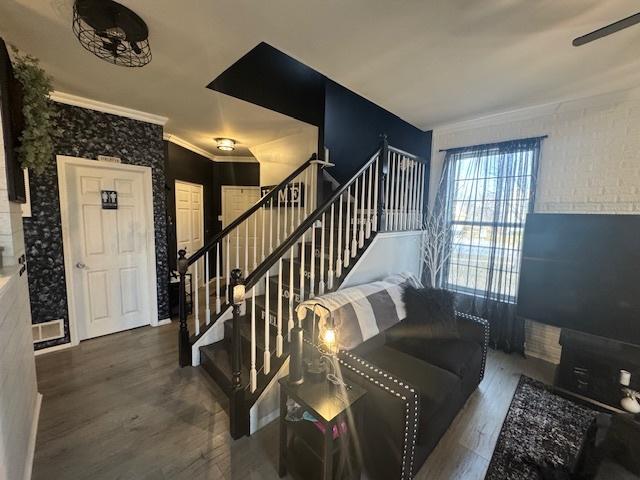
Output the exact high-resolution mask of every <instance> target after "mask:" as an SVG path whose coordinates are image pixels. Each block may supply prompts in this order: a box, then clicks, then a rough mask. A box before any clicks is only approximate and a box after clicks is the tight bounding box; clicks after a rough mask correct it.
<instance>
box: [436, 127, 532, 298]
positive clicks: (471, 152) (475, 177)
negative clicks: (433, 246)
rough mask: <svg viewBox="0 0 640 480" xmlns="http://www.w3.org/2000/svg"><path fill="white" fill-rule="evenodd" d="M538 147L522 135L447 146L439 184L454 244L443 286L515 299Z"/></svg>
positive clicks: (477, 294)
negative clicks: (501, 140)
mask: <svg viewBox="0 0 640 480" xmlns="http://www.w3.org/2000/svg"><path fill="white" fill-rule="evenodd" d="M539 151H540V139H527V140H518V141H513V142H505V143H500V144H492V145H483V146H478V147H469V148H464V149H455V150H449V151H448V152H447V155H446V157H445V171H444V177H443V180H444V184H443V186H444V187H445V192H444V193H445V208H446V215H447V218H448V220H449V222H450V225H451V228H452V231H453V245H452V251H451V256H450V257H449V261H448V265H447V269H446V273H445V286H446V288H448V289H450V290H454V291H457V292H460V293H466V294H470V295H476V296H483V297H486V298H488V299H492V300H497V301H502V302H507V303H515V300H516V295H517V289H518V275H519V273H520V253H521V248H522V236H523V231H524V224H525V220H526V216H527V213H529V212H530V211H532V209H533V200H534V198H533V197H534V192H535V179H536V172H537V165H538V158H539Z"/></svg>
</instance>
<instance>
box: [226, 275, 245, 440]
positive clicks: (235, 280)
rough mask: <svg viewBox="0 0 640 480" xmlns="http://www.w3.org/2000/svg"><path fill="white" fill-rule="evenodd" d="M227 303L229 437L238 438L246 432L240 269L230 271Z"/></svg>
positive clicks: (242, 293) (242, 292) (242, 291)
mask: <svg viewBox="0 0 640 480" xmlns="http://www.w3.org/2000/svg"><path fill="white" fill-rule="evenodd" d="M228 295H229V304H230V305H231V306H232V313H233V318H232V320H231V321H232V322H233V323H232V324H231V375H232V377H231V399H230V402H229V433H230V434H231V438H233V439H234V440H235V439H238V438H240V437H242V436H244V435H246V434H247V433H248V432H247V418H246V412H245V410H246V409H245V401H244V389H243V388H242V381H241V378H240V375H241V372H242V350H241V349H242V342H241V338H240V321H241V319H240V307H241V306H242V302H244V297H245V286H244V278H243V277H242V271H241V270H240V269H239V268H236V269H234V270H232V271H231V282H230V284H229V289H228Z"/></svg>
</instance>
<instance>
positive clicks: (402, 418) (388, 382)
mask: <svg viewBox="0 0 640 480" xmlns="http://www.w3.org/2000/svg"><path fill="white" fill-rule="evenodd" d="M338 361H339V363H340V367H341V370H342V374H343V376H344V378H345V380H346V382H347V383H349V382H351V383H355V384H357V385H359V386H361V387H362V388H364V389H365V390H367V395H366V396H365V397H364V399H363V400H364V402H363V403H364V406H363V407H361V408H365V411H364V418H365V419H366V420H365V421H364V422H363V425H361V430H360V431H359V432H358V437H359V440H360V441H359V446H360V449H361V453H362V456H363V457H364V467H365V468H366V470H367V472H368V475H369V478H374V479H378V478H379V479H396V478H398V479H401V480H405V479H411V478H413V475H414V473H415V472H414V468H415V465H414V458H415V446H416V441H417V436H418V420H419V412H420V405H419V403H420V397H419V395H418V392H417V390H416V389H415V388H414V387H413V386H412V385H409V384H408V383H406V382H405V381H403V380H402V379H399V378H397V377H395V376H394V375H392V374H390V373H389V372H387V371H385V370H382V369H381V368H378V367H377V366H376V365H374V364H372V363H370V362H368V361H366V360H364V359H363V358H361V357H359V356H357V355H355V354H353V353H350V352H346V351H343V352H340V354H339V356H338Z"/></svg>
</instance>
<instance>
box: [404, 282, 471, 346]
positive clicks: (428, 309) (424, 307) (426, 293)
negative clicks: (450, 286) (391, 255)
mask: <svg viewBox="0 0 640 480" xmlns="http://www.w3.org/2000/svg"><path fill="white" fill-rule="evenodd" d="M402 300H403V301H404V305H405V308H406V310H407V319H406V320H405V323H406V324H407V326H409V325H410V326H411V332H412V335H411V336H412V337H414V338H415V337H420V336H425V337H428V338H459V336H460V335H459V333H458V324H457V322H456V312H455V308H454V296H453V293H452V292H450V291H448V290H440V289H437V288H430V287H424V288H415V287H413V286H411V285H406V286H405V288H404V291H403V294H402Z"/></svg>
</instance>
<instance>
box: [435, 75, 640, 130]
mask: <svg viewBox="0 0 640 480" xmlns="http://www.w3.org/2000/svg"><path fill="white" fill-rule="evenodd" d="M638 99H640V88H638V87H634V88H629V89H625V90H617V91H614V92H607V93H601V94H598V95H590V96H582V97H568V98H565V99H563V100H558V101H555V102H549V103H543V104H539V105H529V106H525V107H521V108H516V109H512V110H506V111H502V112H495V113H490V114H488V115H483V116H480V117H475V118H469V119H465V120H460V121H458V122H453V123H449V124H445V125H440V126H437V127H434V128H433V129H432V130H433V133H434V136H439V135H446V134H448V133H452V132H457V131H460V130H468V129H471V128H478V127H487V126H493V125H498V124H503V123H509V122H518V121H521V120H528V119H531V118H537V117H542V116H545V115H553V114H555V113H561V112H567V111H572V110H578V109H582V108H589V107H594V106H604V105H613V104H616V103H619V102H623V101H627V100H638Z"/></svg>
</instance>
